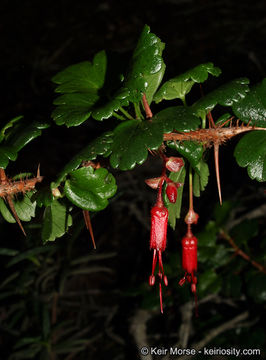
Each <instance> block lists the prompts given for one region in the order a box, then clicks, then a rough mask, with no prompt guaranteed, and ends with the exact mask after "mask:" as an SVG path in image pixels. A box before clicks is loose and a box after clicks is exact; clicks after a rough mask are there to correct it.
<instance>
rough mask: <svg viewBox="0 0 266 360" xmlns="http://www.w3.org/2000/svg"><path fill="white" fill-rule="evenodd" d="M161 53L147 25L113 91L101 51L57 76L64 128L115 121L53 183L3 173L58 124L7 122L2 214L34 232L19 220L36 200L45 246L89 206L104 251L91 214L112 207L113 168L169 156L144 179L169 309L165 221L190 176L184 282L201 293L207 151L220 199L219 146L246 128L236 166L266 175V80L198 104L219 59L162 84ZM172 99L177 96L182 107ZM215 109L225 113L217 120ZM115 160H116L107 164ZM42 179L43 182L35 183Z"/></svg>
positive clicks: (173, 214) (1, 134)
mask: <svg viewBox="0 0 266 360" xmlns="http://www.w3.org/2000/svg"><path fill="white" fill-rule="evenodd" d="M163 50H164V43H163V42H162V41H161V40H160V39H159V38H158V37H157V36H156V35H155V34H153V33H151V32H150V28H149V27H148V26H145V27H144V29H143V31H142V34H141V36H140V39H139V41H138V43H137V46H136V48H135V50H134V52H133V55H132V59H131V63H130V65H129V68H128V72H127V73H126V74H120V77H119V79H117V82H114V84H112V85H113V86H112V87H111V88H110V84H109V86H107V85H106V83H107V81H106V79H107V56H106V53H105V51H100V52H98V53H97V54H96V55H95V56H94V58H93V60H92V62H90V61H83V62H81V63H78V64H75V65H71V66H69V67H67V68H66V69H64V70H62V71H60V72H59V73H58V74H56V75H55V76H54V77H53V79H52V81H53V83H55V84H56V87H55V93H56V94H57V95H58V96H57V97H56V99H55V101H54V105H55V109H54V111H53V112H52V119H53V120H54V122H55V123H56V124H57V125H58V126H67V127H68V128H69V127H73V126H80V125H81V124H83V123H84V122H86V121H96V122H103V121H104V122H107V123H108V122H109V123H110V129H109V131H107V132H106V131H105V132H103V133H102V134H101V135H100V136H99V137H97V138H95V139H94V140H93V141H92V142H90V143H88V144H87V146H86V147H85V148H83V149H81V150H80V151H79V152H78V153H77V154H76V155H75V156H74V157H73V158H72V160H71V161H70V162H68V163H67V164H65V166H64V167H63V169H62V170H61V171H60V172H59V173H58V174H57V176H56V177H55V179H54V181H52V182H51V183H50V185H49V187H42V183H41V182H42V179H43V176H41V171H40V169H39V168H38V171H37V176H36V177H34V176H32V175H30V174H26V173H25V174H19V175H17V176H16V177H14V178H12V179H11V178H8V176H7V175H6V170H5V169H6V168H7V166H8V164H9V161H15V160H16V159H17V156H18V154H19V151H20V150H21V149H22V148H23V147H24V146H25V145H27V144H28V143H29V142H30V141H32V140H33V139H35V138H36V137H37V136H40V135H41V133H42V131H43V130H45V129H46V128H48V127H49V126H50V123H49V121H47V122H45V123H43V122H33V123H32V124H30V125H27V126H25V122H24V119H23V117H22V116H19V117H16V118H15V119H12V120H11V121H9V122H7V124H6V125H5V126H4V127H3V128H2V129H1V131H0V142H1V144H0V168H1V169H0V170H1V172H0V197H1V199H0V212H1V214H2V216H3V217H4V219H5V220H7V221H8V222H16V221H17V222H18V224H19V226H20V227H21V229H22V231H23V233H24V234H26V233H25V231H24V228H23V226H22V223H21V221H30V220H31V218H32V217H34V216H35V211H36V206H38V207H40V208H43V209H44V213H43V221H42V230H41V236H42V239H43V242H44V243H46V242H48V241H53V240H55V239H56V238H59V237H61V236H63V235H64V234H65V233H66V232H67V231H68V228H69V227H70V226H71V225H72V216H71V209H72V208H73V205H74V206H77V207H78V208H80V209H82V211H83V214H84V220H85V224H86V227H87V228H88V229H89V231H90V233H91V236H92V240H93V245H94V247H96V245H95V241H94V237H93V231H92V226H91V221H90V215H89V212H99V211H101V210H103V209H105V208H106V207H107V205H108V202H109V199H110V198H112V197H113V196H114V195H115V193H116V191H117V185H116V180H115V177H114V175H113V174H112V172H111V168H113V169H118V170H121V171H129V170H132V169H133V168H134V167H136V166H140V165H142V164H143V163H144V162H145V161H146V159H147V158H148V156H154V157H159V158H161V160H162V172H161V174H158V177H155V178H150V179H143V181H144V180H145V181H146V184H147V185H148V186H150V187H151V188H152V189H154V190H157V199H156V202H155V205H154V206H153V207H152V209H151V235H150V249H151V250H152V251H153V261H152V272H151V275H150V278H149V284H150V285H151V286H153V285H154V284H155V283H156V275H155V274H156V267H157V263H158V272H157V278H158V280H159V294H160V307H161V312H163V303H162V286H161V283H162V282H163V283H164V285H165V286H167V285H168V281H167V276H166V274H165V273H164V269H163V261H162V253H163V251H164V250H165V248H166V239H167V227H168V224H169V225H170V226H171V227H172V228H173V229H174V228H175V226H176V220H177V219H179V218H180V213H181V211H180V210H181V205H182V196H183V188H184V183H185V181H187V180H186V179H187V178H188V185H189V186H188V188H189V207H188V212H187V215H186V216H185V219H184V221H185V223H186V225H187V232H186V235H185V236H184V237H183V239H182V241H181V245H182V251H183V253H182V267H183V269H184V276H183V278H181V280H180V281H179V284H180V285H183V284H184V283H185V282H188V283H190V285H191V291H192V292H193V293H194V295H195V299H196V284H197V274H196V272H197V238H196V237H195V236H194V235H193V232H192V225H195V224H197V222H198V218H199V215H198V214H197V213H196V212H195V211H194V208H193V196H196V197H200V195H201V192H202V191H204V190H205V188H206V186H207V184H208V179H209V168H208V164H207V162H206V160H205V159H206V156H205V153H206V152H207V151H209V148H212V147H213V149H214V161H215V169H216V178H217V187H218V196H219V201H220V203H222V193H221V184H220V175H219V147H220V146H221V145H223V144H225V143H226V142H227V141H228V140H230V139H231V138H233V137H235V136H237V135H241V134H243V136H241V137H240V138H239V141H238V143H237V145H236V148H235V151H234V157H235V159H236V162H237V164H238V165H239V166H241V167H247V172H248V175H249V176H250V178H251V179H255V180H257V181H259V182H264V181H265V180H266V132H265V130H266V79H264V80H263V81H262V82H261V83H259V84H257V85H253V86H251V87H249V80H248V79H247V78H238V79H235V80H232V81H231V82H229V83H226V84H224V85H222V86H219V87H218V88H217V89H215V90H213V91H211V92H210V93H207V94H201V95H200V96H199V99H198V100H197V101H196V102H193V103H190V100H189V99H188V94H189V93H190V91H191V89H192V87H193V86H194V85H198V86H199V87H201V84H203V83H204V82H205V81H206V80H207V79H208V77H209V76H214V77H218V76H219V75H220V74H221V70H220V69H219V68H218V67H216V66H214V65H213V64H212V63H204V64H200V65H197V66H195V67H194V68H192V69H190V70H188V71H186V72H185V73H183V74H181V75H177V76H176V77H174V78H172V79H169V80H167V81H163V78H164V73H165V69H166V65H165V63H164V60H163V57H162V53H163ZM199 90H200V89H199ZM199 94H200V91H199ZM169 100H172V101H171V106H167V102H168V101H169ZM173 101H175V102H176V105H174V106H173ZM158 103H162V104H165V108H163V109H162V110H160V111H158V112H157V113H156V114H153V107H154V106H155V104H158ZM216 108H219V112H220V113H221V114H222V116H219V118H218V119H215V120H214V119H213V114H214V111H215V110H216ZM214 109H215V110H214ZM107 159H108V160H109V164H110V166H109V165H106V164H107ZM104 164H105V165H104ZM42 175H44V176H45V174H42ZM37 183H41V184H38V186H37V189H36V184H37ZM20 194H22V196H21V195H20Z"/></svg>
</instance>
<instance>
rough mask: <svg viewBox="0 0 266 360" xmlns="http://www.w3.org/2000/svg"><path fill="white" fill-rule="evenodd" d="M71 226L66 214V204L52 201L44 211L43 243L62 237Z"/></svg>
mask: <svg viewBox="0 0 266 360" xmlns="http://www.w3.org/2000/svg"><path fill="white" fill-rule="evenodd" d="M71 225H72V217H71V215H70V214H69V213H68V209H67V206H66V204H64V203H61V202H59V201H58V200H54V201H53V202H52V204H51V205H50V206H48V207H47V208H46V209H45V211H44V220H43V227H42V239H43V241H44V242H46V241H54V240H55V239H56V238H59V237H61V236H63V235H64V234H65V233H66V232H67V229H68V227H69V226H71Z"/></svg>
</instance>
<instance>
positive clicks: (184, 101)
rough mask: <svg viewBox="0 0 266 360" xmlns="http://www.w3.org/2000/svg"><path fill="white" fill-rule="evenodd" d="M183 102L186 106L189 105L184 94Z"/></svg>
mask: <svg viewBox="0 0 266 360" xmlns="http://www.w3.org/2000/svg"><path fill="white" fill-rule="evenodd" d="M181 100H182V102H183V105H184V106H187V102H186V97H185V96H184V97H183V98H181Z"/></svg>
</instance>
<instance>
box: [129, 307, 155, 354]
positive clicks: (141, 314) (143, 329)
mask: <svg viewBox="0 0 266 360" xmlns="http://www.w3.org/2000/svg"><path fill="white" fill-rule="evenodd" d="M151 317H152V313H151V312H150V311H147V310H142V309H140V310H137V311H136V312H135V315H134V317H133V319H132V321H131V326H130V332H131V334H132V335H133V337H134V339H135V342H136V345H137V349H138V352H139V354H140V349H141V348H142V347H143V346H148V339H147V322H148V320H149V319H150V318H151ZM140 359H141V360H152V356H151V355H150V354H148V355H146V356H144V355H141V354H140Z"/></svg>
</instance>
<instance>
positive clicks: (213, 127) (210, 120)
mask: <svg viewBox="0 0 266 360" xmlns="http://www.w3.org/2000/svg"><path fill="white" fill-rule="evenodd" d="M207 118H208V120H209V128H212V129H215V128H216V125H215V122H214V120H213V117H212V113H211V112H209V113H208V114H207Z"/></svg>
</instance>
